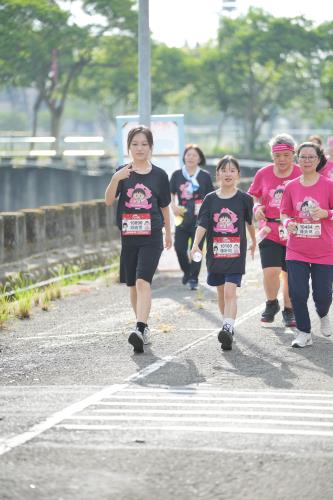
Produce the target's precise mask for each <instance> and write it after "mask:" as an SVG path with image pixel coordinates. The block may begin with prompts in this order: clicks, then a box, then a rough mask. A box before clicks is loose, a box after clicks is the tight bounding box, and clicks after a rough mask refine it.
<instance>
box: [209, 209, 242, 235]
mask: <svg viewBox="0 0 333 500" xmlns="http://www.w3.org/2000/svg"><path fill="white" fill-rule="evenodd" d="M213 218H214V222H215V223H216V225H215V226H214V231H215V232H216V233H232V234H233V233H237V231H238V229H237V227H234V224H235V223H236V222H237V221H238V217H237V215H236V214H235V213H234V212H233V211H232V210H229V208H222V210H221V212H220V213H215V214H214V215H213Z"/></svg>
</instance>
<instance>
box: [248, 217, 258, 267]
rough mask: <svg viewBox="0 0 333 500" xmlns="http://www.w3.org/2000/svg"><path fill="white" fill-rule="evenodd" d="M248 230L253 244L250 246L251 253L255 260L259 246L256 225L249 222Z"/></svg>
mask: <svg viewBox="0 0 333 500" xmlns="http://www.w3.org/2000/svg"><path fill="white" fill-rule="evenodd" d="M246 229H247V230H248V233H249V235H250V238H251V244H250V246H249V251H250V252H251V257H252V259H253V258H254V252H255V249H256V246H257V242H256V231H255V227H254V225H253V224H249V223H248V222H246Z"/></svg>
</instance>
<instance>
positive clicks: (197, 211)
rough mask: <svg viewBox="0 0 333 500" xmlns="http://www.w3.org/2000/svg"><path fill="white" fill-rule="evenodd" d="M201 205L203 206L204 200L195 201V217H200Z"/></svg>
mask: <svg viewBox="0 0 333 500" xmlns="http://www.w3.org/2000/svg"><path fill="white" fill-rule="evenodd" d="M201 205H202V200H195V201H194V215H199V211H200V208H201Z"/></svg>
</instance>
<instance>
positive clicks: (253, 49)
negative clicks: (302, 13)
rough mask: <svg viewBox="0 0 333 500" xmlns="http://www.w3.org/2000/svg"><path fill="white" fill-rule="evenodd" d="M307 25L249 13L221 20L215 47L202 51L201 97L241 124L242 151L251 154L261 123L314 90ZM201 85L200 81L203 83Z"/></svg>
mask: <svg viewBox="0 0 333 500" xmlns="http://www.w3.org/2000/svg"><path fill="white" fill-rule="evenodd" d="M311 27H312V25H311V23H309V22H308V21H306V20H304V19H303V18H295V19H286V18H275V17H273V16H271V15H269V14H266V13H264V12H263V11H262V10H261V9H250V10H249V12H248V14H247V15H246V16H241V17H239V18H237V19H230V18H226V17H223V18H221V23H220V28H219V36H218V45H217V47H216V48H215V47H208V48H206V49H205V52H204V53H203V55H204V57H203V59H202V68H203V70H202V72H201V75H202V79H201V85H202V89H201V93H202V97H203V98H205V99H206V101H207V99H208V98H210V99H214V102H215V103H216V105H217V106H218V109H219V110H220V111H222V112H223V113H227V112H228V114H229V115H232V116H233V117H234V118H235V119H237V120H239V121H240V122H242V123H243V124H244V147H243V150H244V152H246V153H247V154H250V155H252V154H253V153H254V152H255V148H256V142H257V138H258V136H259V133H260V130H261V128H262V125H263V124H264V123H265V122H267V121H269V120H270V118H271V117H272V115H274V114H275V113H276V109H277V108H285V107H287V106H288V104H290V102H292V101H293V99H295V97H296V96H298V95H299V94H300V93H305V92H306V93H309V92H310V90H311V89H312V87H313V86H314V81H313V79H312V78H310V76H311V71H310V70H311V65H310V64H309V61H310V60H311V56H310V54H311V53H312V51H313V50H315V48H316V36H315V34H313V33H312V31H311ZM204 82H205V83H204Z"/></svg>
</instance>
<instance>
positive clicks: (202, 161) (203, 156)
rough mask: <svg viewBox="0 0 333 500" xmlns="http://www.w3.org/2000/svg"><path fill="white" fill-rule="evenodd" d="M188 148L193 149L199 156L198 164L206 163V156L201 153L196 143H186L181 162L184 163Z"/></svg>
mask: <svg viewBox="0 0 333 500" xmlns="http://www.w3.org/2000/svg"><path fill="white" fill-rule="evenodd" d="M190 149H195V151H196V152H197V153H198V155H199V157H200V161H199V165H200V166H202V165H206V158H205V155H204V154H203V152H202V150H201V149H200V148H199V146H197V145H196V144H187V145H186V147H185V149H184V153H183V163H185V155H186V153H187V152H188V151H189V150H190Z"/></svg>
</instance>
